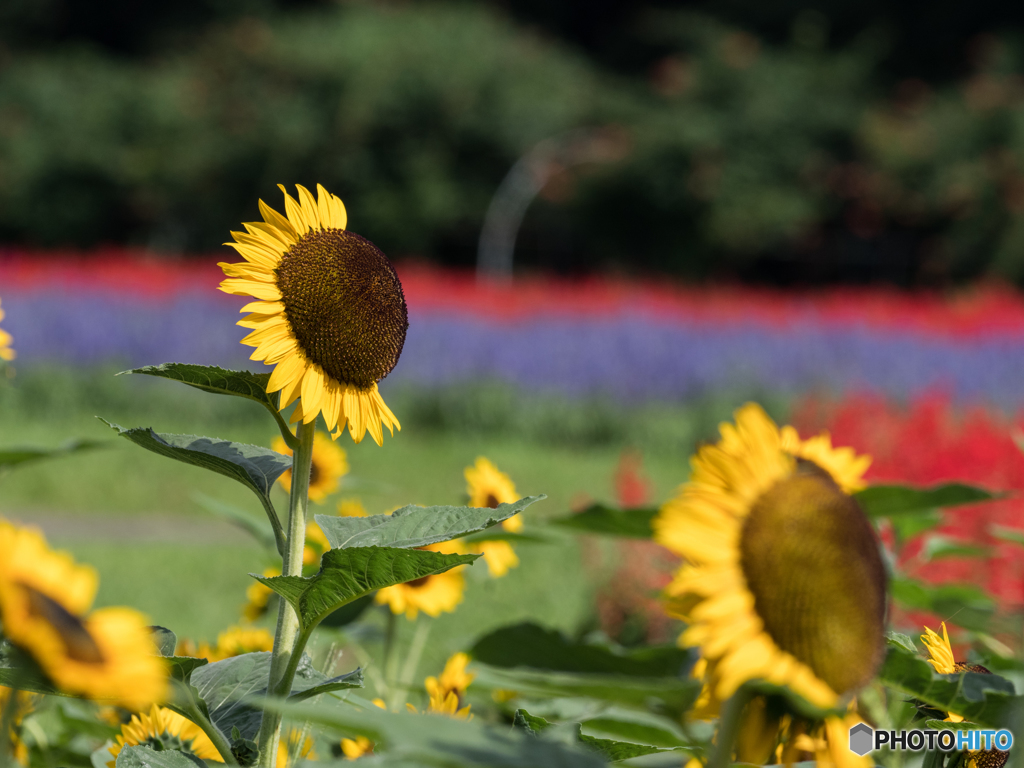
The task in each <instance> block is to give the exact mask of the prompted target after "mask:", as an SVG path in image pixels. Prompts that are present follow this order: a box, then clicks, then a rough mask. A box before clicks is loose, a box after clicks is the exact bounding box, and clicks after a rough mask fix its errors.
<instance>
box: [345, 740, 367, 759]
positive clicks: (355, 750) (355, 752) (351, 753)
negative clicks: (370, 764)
mask: <svg viewBox="0 0 1024 768" xmlns="http://www.w3.org/2000/svg"><path fill="white" fill-rule="evenodd" d="M341 754H343V755H344V756H345V759H346V760H355V759H356V758H357V757H362V756H363V755H372V754H373V742H372V741H370V740H369V739H368V738H366V737H365V736H356V737H355V738H354V739H342V740H341Z"/></svg>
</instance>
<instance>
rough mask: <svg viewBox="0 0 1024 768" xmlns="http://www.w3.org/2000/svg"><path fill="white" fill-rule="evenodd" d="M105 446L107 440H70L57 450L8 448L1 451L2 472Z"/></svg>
mask: <svg viewBox="0 0 1024 768" xmlns="http://www.w3.org/2000/svg"><path fill="white" fill-rule="evenodd" d="M105 445H107V441H105V440H69V441H68V442H66V443H63V444H62V445H60V446H58V447H57V448H7V449H5V450H0V471H3V470H4V469H7V468H8V467H14V466H17V465H18V464H26V463H28V462H30V461H40V460H41V459H54V458H57V457H59V456H67V455H68V454H69V453H78V452H79V451H91V450H92V449H94V448H101V447H103V446H105Z"/></svg>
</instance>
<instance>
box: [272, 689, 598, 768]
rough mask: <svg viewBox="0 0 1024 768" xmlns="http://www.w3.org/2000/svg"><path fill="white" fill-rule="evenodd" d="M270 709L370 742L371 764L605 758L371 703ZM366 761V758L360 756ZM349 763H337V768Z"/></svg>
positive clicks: (516, 766)
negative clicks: (367, 739)
mask: <svg viewBox="0 0 1024 768" xmlns="http://www.w3.org/2000/svg"><path fill="white" fill-rule="evenodd" d="M267 707H268V708H269V709H274V710H277V711H280V712H281V713H283V714H284V715H285V716H286V717H289V718H293V719H295V720H297V721H301V722H310V723H313V724H315V725H323V726H326V727H328V728H332V729H334V730H336V731H338V732H339V733H340V734H342V735H345V736H350V737H351V736H366V737H367V738H369V739H370V740H371V741H372V742H374V752H375V753H376V756H375V757H374V758H373V763H374V764H375V765H376V764H381V765H388V766H391V765H395V766H398V765H401V766H409V767H410V768H411V766H424V768H425V767H426V766H445V768H599V767H600V766H602V765H604V764H605V762H604V761H603V760H602V759H601V758H600V757H599V756H598V755H596V754H594V753H593V752H591V751H590V750H587V749H586V748H584V747H582V746H581V745H574V744H564V743H559V742H556V741H551V740H547V739H538V738H535V737H533V736H530V735H528V734H526V733H523V732H522V731H519V730H515V729H510V728H508V727H507V726H493V725H488V724H486V723H484V722H482V721H481V720H480V719H479V718H475V719H473V720H470V721H466V720H459V719H456V718H452V717H445V716H443V715H427V714H424V715H418V714H412V713H409V712H401V713H392V712H385V711H383V710H380V709H377V708H376V707H373V706H369V707H366V708H356V707H352V706H335V707H324V706H315V705H310V704H306V703H302V704H290V703H287V702H282V701H281V700H279V699H278V700H270V701H268V702H267ZM364 759H365V758H364ZM348 765H351V763H349V762H338V763H336V766H337V768H342V766H348Z"/></svg>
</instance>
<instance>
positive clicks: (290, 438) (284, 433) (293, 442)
mask: <svg viewBox="0 0 1024 768" xmlns="http://www.w3.org/2000/svg"><path fill="white" fill-rule="evenodd" d="M276 402H277V404H278V405H280V404H281V393H280V392H278V393H277V395H276ZM267 410H268V411H270V413H271V414H272V415H273V417H274V421H276V422H277V428H278V429H279V430H281V437H282V438H284V441H285V443H286V444H287V446H288V447H289V448H291V449H292V450H293V451H294V450H296V449H297V448H298V447H299V442H300V441H299V438H297V437H296V436H295V435H294V434H293V433H292V429H291V427H289V426H288V422H287V421H285V420H284V416H282V415H281V411H280V410H279V409H277V408H271V407H269V406H268V407H267Z"/></svg>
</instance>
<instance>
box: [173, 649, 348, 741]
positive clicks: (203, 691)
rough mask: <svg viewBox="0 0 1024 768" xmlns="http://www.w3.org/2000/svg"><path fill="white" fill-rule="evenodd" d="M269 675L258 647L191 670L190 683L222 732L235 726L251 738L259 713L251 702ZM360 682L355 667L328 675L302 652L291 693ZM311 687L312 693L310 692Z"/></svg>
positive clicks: (323, 690)
mask: <svg viewBox="0 0 1024 768" xmlns="http://www.w3.org/2000/svg"><path fill="white" fill-rule="evenodd" d="M269 675H270V653H269V652H266V651H260V652H256V653H246V654H243V655H242V656H232V657H231V658H228V659H224V660H223V661H217V662H214V663H213V664H209V665H207V666H205V667H202V668H201V669H197V670H196V671H195V672H194V673H193V674H192V684H193V685H194V686H195V687H196V690H197V691H198V692H199V696H200V697H202V699H203V701H204V702H205V703H206V706H207V707H208V708H209V711H210V719H211V720H212V721H213V723H214V725H216V726H217V727H218V728H220V730H221V731H222V732H223V733H226V734H227V733H231V729H232V728H238V730H239V732H240V733H241V735H242V737H243V738H247V739H252V738H255V736H256V732H257V731H258V730H259V727H260V720H261V719H262V717H263V715H262V713H261V712H260V710H259V708H258V706H255V705H254V704H255V699H256V698H257V697H261V696H265V695H266V693H267V679H268V677H269ZM361 685H362V672H361V671H360V670H355V671H354V672H351V673H349V674H347V675H341V676H340V677H336V678H331V679H328V678H327V676H326V675H324V674H323V673H322V672H319V671H317V670H316V669H314V667H313V665H312V663H311V662H310V660H309V657H308V656H306V655H305V654H303V656H302V659H301V661H300V662H299V666H298V668H297V669H296V670H295V680H294V681H293V682H292V696H293V697H296V696H299V697H303V696H302V695H303V694H307V696H305V698H308V697H310V696H316V695H318V694H321V693H327V692H329V691H337V690H342V689H344V688H358V687H360V686H361ZM310 691H312V693H310Z"/></svg>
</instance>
